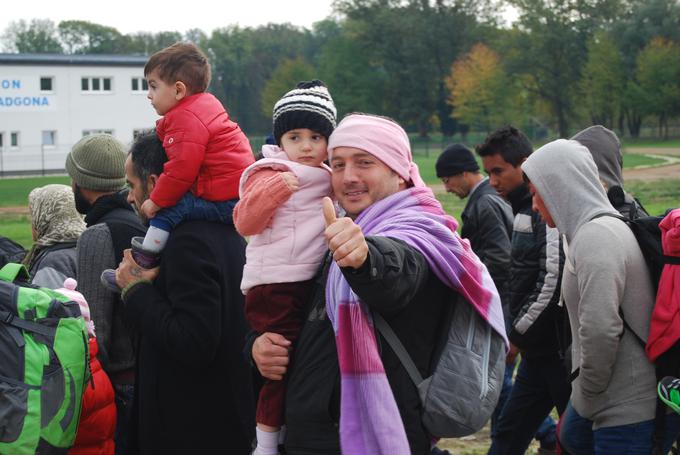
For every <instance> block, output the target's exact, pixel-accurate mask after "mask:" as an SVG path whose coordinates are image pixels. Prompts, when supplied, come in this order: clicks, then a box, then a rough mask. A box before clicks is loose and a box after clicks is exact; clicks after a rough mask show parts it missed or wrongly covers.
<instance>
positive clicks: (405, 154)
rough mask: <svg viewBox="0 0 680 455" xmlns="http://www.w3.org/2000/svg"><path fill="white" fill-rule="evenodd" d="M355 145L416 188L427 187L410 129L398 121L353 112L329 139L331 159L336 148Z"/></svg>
mask: <svg viewBox="0 0 680 455" xmlns="http://www.w3.org/2000/svg"><path fill="white" fill-rule="evenodd" d="M337 147H354V148H358V149H361V150H364V151H366V152H368V153H370V154H371V155H373V156H375V157H376V158H378V159H379V160H380V161H382V162H383V163H385V165H387V167H389V168H390V169H392V170H393V171H394V172H396V173H397V174H398V175H399V176H400V177H401V178H403V179H404V180H406V181H407V182H412V183H413V186H415V187H424V186H425V183H424V182H423V179H421V178H420V172H418V165H417V164H416V163H414V162H413V156H412V155H411V144H410V143H409V140H408V135H407V134H406V131H404V129H403V128H402V127H401V126H399V125H398V124H397V123H396V122H393V121H392V120H388V119H386V118H384V117H377V116H375V115H369V114H351V115H348V116H346V117H345V118H344V119H342V121H341V122H340V123H339V124H338V126H337V128H335V131H333V134H331V137H330V138H329V139H328V159H329V160H332V159H333V149H335V148H337Z"/></svg>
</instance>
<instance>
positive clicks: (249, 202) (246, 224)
mask: <svg viewBox="0 0 680 455" xmlns="http://www.w3.org/2000/svg"><path fill="white" fill-rule="evenodd" d="M281 172H282V171H275V170H273V169H262V170H259V171H256V172H255V173H254V174H252V175H250V177H248V180H247V181H246V185H245V187H244V189H243V195H242V196H241V199H240V200H239V201H238V204H236V207H234V225H235V226H236V230H237V231H238V232H239V234H241V235H243V236H247V235H255V234H259V233H260V232H262V231H263V230H264V229H265V228H266V227H267V225H268V224H269V222H270V220H271V219H272V217H273V216H274V213H275V212H276V209H278V208H279V206H280V205H281V204H283V203H284V202H286V201H287V200H288V199H289V198H290V197H291V195H292V194H293V192H292V191H291V190H290V188H289V187H288V184H287V183H286V181H285V180H284V179H283V177H282V176H281Z"/></svg>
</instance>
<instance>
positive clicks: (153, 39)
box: [126, 32, 205, 55]
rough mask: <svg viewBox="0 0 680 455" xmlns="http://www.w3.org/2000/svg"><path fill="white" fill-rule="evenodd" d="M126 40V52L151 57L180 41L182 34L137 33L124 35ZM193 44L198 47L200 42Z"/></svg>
mask: <svg viewBox="0 0 680 455" xmlns="http://www.w3.org/2000/svg"><path fill="white" fill-rule="evenodd" d="M203 37H205V35H203ZM126 39H127V45H126V47H127V49H128V52H130V53H133V54H142V55H151V54H153V53H154V52H157V51H159V50H161V49H163V48H166V47H168V46H170V45H172V44H175V43H176V42H178V41H182V34H181V33H179V32H158V33H148V32H138V33H134V34H131V35H126ZM199 39H200V38H199ZM192 42H194V41H192ZM194 44H196V45H198V46H200V44H201V41H198V42H194Z"/></svg>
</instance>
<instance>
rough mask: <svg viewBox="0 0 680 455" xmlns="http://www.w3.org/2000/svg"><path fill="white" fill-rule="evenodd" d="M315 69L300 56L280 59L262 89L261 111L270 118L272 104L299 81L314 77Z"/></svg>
mask: <svg viewBox="0 0 680 455" xmlns="http://www.w3.org/2000/svg"><path fill="white" fill-rule="evenodd" d="M315 75H316V70H315V69H314V67H313V66H312V65H310V64H309V63H307V62H306V61H305V59H303V58H302V57H297V58H294V59H285V60H282V61H281V63H280V64H279V66H278V67H277V68H276V69H275V70H274V72H273V73H272V75H271V77H270V78H269V80H268V81H267V83H266V84H264V89H263V90H262V113H263V114H264V115H265V116H266V117H268V118H270V119H271V116H272V109H273V107H274V104H275V103H276V102H277V101H278V100H279V99H280V98H281V97H282V96H283V94H284V93H286V92H288V91H289V90H292V89H293V88H294V87H295V85H296V84H297V83H298V82H300V81H307V80H310V79H314V77H315Z"/></svg>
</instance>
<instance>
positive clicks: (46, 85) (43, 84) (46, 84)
mask: <svg viewBox="0 0 680 455" xmlns="http://www.w3.org/2000/svg"><path fill="white" fill-rule="evenodd" d="M40 91H41V92H52V91H54V78H53V77H49V76H45V77H41V78H40Z"/></svg>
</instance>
